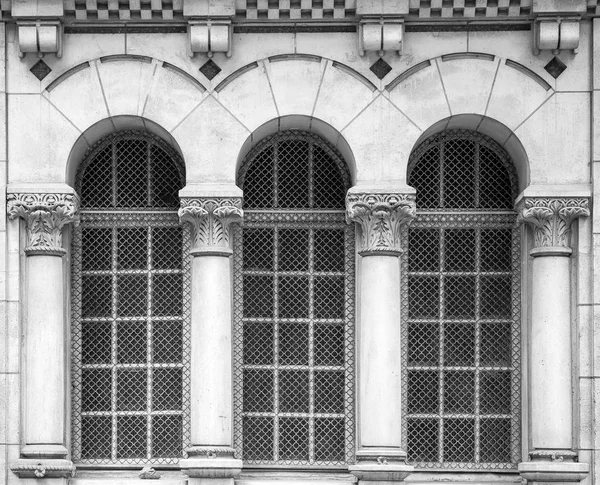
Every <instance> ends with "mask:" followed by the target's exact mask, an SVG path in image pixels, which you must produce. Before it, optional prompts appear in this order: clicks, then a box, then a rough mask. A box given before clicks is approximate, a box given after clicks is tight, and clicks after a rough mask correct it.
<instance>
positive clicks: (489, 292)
mask: <svg viewBox="0 0 600 485" xmlns="http://www.w3.org/2000/svg"><path fill="white" fill-rule="evenodd" d="M511 292H512V276H482V277H481V318H502V319H504V318H510V316H511V309H512V308H511V307H512V305H511V296H512V295H511Z"/></svg>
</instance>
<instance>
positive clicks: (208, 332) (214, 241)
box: [179, 187, 242, 485]
mask: <svg viewBox="0 0 600 485" xmlns="http://www.w3.org/2000/svg"><path fill="white" fill-rule="evenodd" d="M235 189H236V192H235V193H236V195H237V197H223V196H220V197H210V196H209V197H198V196H195V197H188V196H186V195H185V194H186V189H183V190H182V192H180V195H181V196H182V198H181V208H180V209H179V218H180V220H181V222H182V223H184V224H189V225H190V227H191V230H192V248H191V251H190V254H191V257H192V258H193V260H192V275H191V280H192V305H191V327H192V329H191V340H192V345H191V383H190V385H191V413H192V414H191V428H192V429H191V439H192V443H191V447H190V448H189V449H188V450H186V451H187V453H188V456H189V458H188V459H186V460H182V461H181V468H182V470H183V471H184V472H185V473H186V474H187V475H188V476H190V477H191V480H192V481H193V482H195V483H203V482H205V481H207V480H208V481H210V484H211V485H214V484H216V483H219V484H221V483H222V484H232V483H233V479H234V478H235V477H236V476H238V475H239V473H240V472H241V468H242V461H241V460H238V459H235V458H234V452H235V450H234V447H233V387H232V386H233V383H232V376H233V353H232V286H231V284H232V283H231V281H232V267H231V255H232V250H231V247H230V242H229V240H230V238H229V226H230V224H231V223H234V222H239V221H241V219H242V199H241V191H240V189H238V188H237V187H235Z"/></svg>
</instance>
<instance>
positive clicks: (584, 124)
mask: <svg viewBox="0 0 600 485" xmlns="http://www.w3.org/2000/svg"><path fill="white" fill-rule="evenodd" d="M589 110H590V102H589V94H588V93H556V94H554V96H552V97H551V98H550V99H549V100H548V101H546V102H545V103H544V104H543V105H542V106H541V107H540V108H539V109H538V110H537V111H536V112H535V113H534V114H533V115H532V116H530V117H529V118H528V119H527V120H526V121H525V122H524V123H523V124H522V125H521V126H520V127H519V128H518V129H517V130H516V131H515V133H516V135H517V136H518V137H519V139H520V140H521V142H522V143H523V146H524V147H525V150H526V152H527V155H528V157H529V163H530V176H531V183H532V184H583V183H590V170H589V166H588V164H587V163H582V161H585V160H589V159H590V155H591V154H590V123H589V121H588V120H589V119H590V116H589Z"/></svg>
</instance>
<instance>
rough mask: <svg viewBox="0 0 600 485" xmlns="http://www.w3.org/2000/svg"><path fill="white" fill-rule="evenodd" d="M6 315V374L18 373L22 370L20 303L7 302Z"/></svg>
mask: <svg viewBox="0 0 600 485" xmlns="http://www.w3.org/2000/svg"><path fill="white" fill-rule="evenodd" d="M5 312H6V313H5V315H6V346H5V349H6V358H5V359H6V369H5V370H6V372H10V373H16V372H19V369H20V350H21V324H20V321H19V302H16V301H7V302H6V304H5Z"/></svg>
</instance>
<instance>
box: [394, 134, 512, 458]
mask: <svg viewBox="0 0 600 485" xmlns="http://www.w3.org/2000/svg"><path fill="white" fill-rule="evenodd" d="M408 183H409V184H410V185H411V186H413V187H414V188H415V189H416V190H417V216H416V218H415V220H414V221H413V224H412V225H411V227H410V230H409V234H408V248H409V249H408V258H406V259H405V275H406V276H405V278H406V281H405V284H404V287H405V291H406V293H405V295H404V296H405V303H406V308H405V319H404V320H405V323H404V331H405V334H406V338H405V341H407V347H408V348H407V351H406V366H405V379H404V382H405V385H406V386H407V394H406V395H407V399H406V400H405V412H404V416H405V422H404V425H405V433H404V436H405V437H406V439H407V451H408V460H409V461H410V462H412V463H414V464H415V465H416V466H418V467H422V468H435V467H450V468H474V469H477V468H480V469H481V468H484V469H494V468H496V469H498V468H515V467H516V464H517V462H518V461H519V460H520V453H521V440H520V426H521V423H520V406H521V404H520V386H521V378H520V271H519V267H520V254H519V236H518V231H517V230H516V229H515V227H514V226H515V220H516V213H515V212H514V210H513V202H514V199H515V197H516V193H517V186H518V184H517V179H516V174H515V170H514V167H513V164H512V162H511V160H510V159H509V157H508V155H507V154H506V152H505V151H504V150H503V149H502V147H500V146H499V145H498V144H497V143H495V142H494V141H493V140H491V139H490V138H488V137H486V136H483V135H481V134H479V133H476V132H472V131H465V130H453V131H445V132H442V133H440V134H438V135H435V136H433V137H430V138H428V139H427V140H425V141H424V142H423V143H422V144H420V145H419V146H418V147H417V148H416V149H415V150H414V152H413V154H412V155H411V158H410V162H409V176H408Z"/></svg>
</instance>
